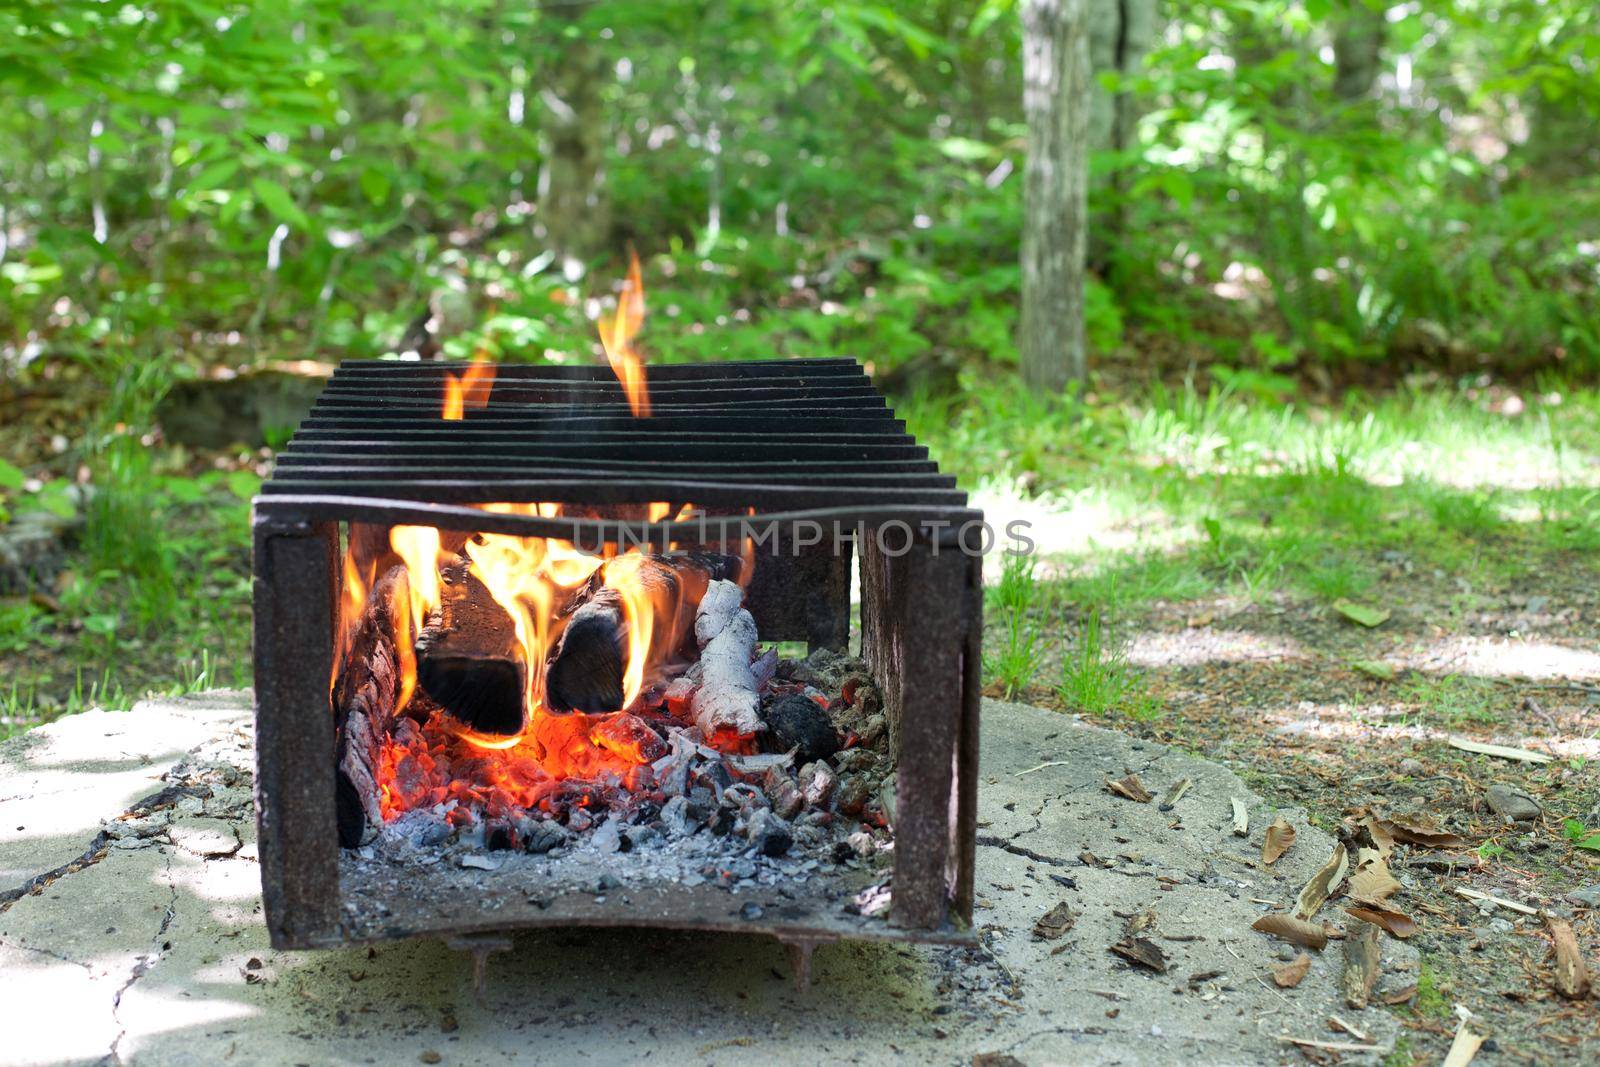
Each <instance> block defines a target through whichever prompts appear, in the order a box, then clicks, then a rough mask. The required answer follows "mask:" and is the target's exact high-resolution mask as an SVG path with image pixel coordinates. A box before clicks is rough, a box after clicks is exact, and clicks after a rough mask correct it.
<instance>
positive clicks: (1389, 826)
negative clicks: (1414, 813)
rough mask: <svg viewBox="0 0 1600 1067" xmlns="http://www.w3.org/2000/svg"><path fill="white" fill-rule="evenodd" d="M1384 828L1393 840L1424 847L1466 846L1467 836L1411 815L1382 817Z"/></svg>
mask: <svg viewBox="0 0 1600 1067" xmlns="http://www.w3.org/2000/svg"><path fill="white" fill-rule="evenodd" d="M1382 822H1384V824H1386V825H1384V829H1386V830H1389V833H1390V835H1392V837H1394V840H1397V841H1405V843H1406V845H1421V846H1424V848H1466V846H1467V838H1464V837H1461V835H1459V833H1451V832H1448V830H1440V829H1437V827H1434V825H1432V824H1430V822H1424V821H1422V819H1416V817H1411V816H1395V817H1389V819H1382Z"/></svg>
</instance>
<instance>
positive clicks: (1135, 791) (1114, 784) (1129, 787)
mask: <svg viewBox="0 0 1600 1067" xmlns="http://www.w3.org/2000/svg"><path fill="white" fill-rule="evenodd" d="M1106 788H1107V789H1109V790H1111V791H1112V792H1113V793H1115V794H1117V796H1119V797H1127V798H1128V799H1129V800H1137V801H1138V802H1139V803H1141V804H1148V803H1150V801H1151V800H1153V799H1155V798H1154V796H1153V795H1152V794H1151V792H1150V790H1148V789H1146V788H1145V787H1144V783H1143V782H1141V781H1139V776H1138V775H1137V774H1130V775H1128V776H1127V777H1126V778H1123V779H1120V780H1116V781H1114V780H1112V779H1109V778H1108V779H1107V780H1106Z"/></svg>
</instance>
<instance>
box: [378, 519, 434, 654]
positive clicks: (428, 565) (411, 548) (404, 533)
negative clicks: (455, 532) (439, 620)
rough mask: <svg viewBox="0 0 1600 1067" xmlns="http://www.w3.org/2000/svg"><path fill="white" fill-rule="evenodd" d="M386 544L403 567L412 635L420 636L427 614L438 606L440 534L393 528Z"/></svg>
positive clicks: (423, 528) (420, 528) (428, 528)
mask: <svg viewBox="0 0 1600 1067" xmlns="http://www.w3.org/2000/svg"><path fill="white" fill-rule="evenodd" d="M389 544H390V545H391V546H392V547H393V548H394V550H395V551H396V552H398V553H399V554H400V559H401V560H402V561H403V562H404V563H405V565H406V578H407V579H408V580H407V582H406V584H407V586H409V587H410V590H411V632H412V633H413V634H418V633H421V632H422V627H423V625H424V624H425V623H426V622H427V620H428V612H430V611H432V610H433V609H434V608H436V607H438V606H439V564H440V562H441V557H442V555H443V553H442V552H441V551H440V548H439V531H438V529H437V528H435V527H432V526H396V527H395V528H394V529H392V530H390V531H389Z"/></svg>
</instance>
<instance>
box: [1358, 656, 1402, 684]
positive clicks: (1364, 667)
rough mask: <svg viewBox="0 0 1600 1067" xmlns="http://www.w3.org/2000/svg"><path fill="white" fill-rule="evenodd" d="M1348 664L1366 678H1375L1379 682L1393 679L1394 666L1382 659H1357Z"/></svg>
mask: <svg viewBox="0 0 1600 1067" xmlns="http://www.w3.org/2000/svg"><path fill="white" fill-rule="evenodd" d="M1350 666H1352V667H1354V668H1355V669H1356V670H1357V671H1358V672H1360V673H1361V674H1364V675H1366V676H1367V677H1368V678H1376V679H1378V681H1380V682H1392V681H1394V667H1393V666H1392V665H1390V664H1388V663H1385V662H1383V661H1382V660H1377V659H1358V660H1356V661H1355V662H1354V663H1352V664H1350Z"/></svg>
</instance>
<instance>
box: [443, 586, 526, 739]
mask: <svg viewBox="0 0 1600 1067" xmlns="http://www.w3.org/2000/svg"><path fill="white" fill-rule="evenodd" d="M439 600H440V603H439V607H438V609H437V610H436V611H435V612H434V613H433V614H432V615H430V616H429V618H428V624H427V625H426V626H424V627H423V628H422V633H421V634H420V635H419V636H418V637H417V682H418V684H419V685H421V687H422V689H423V691H424V692H426V693H427V694H428V696H430V697H432V698H433V699H434V700H435V701H437V702H438V704H439V706H440V707H442V708H444V709H445V710H446V711H448V712H449V713H450V714H451V715H454V716H455V717H456V718H457V719H460V720H461V721H462V722H463V723H466V724H467V725H468V726H470V727H472V728H473V729H474V730H478V731H480V732H482V733H486V734H517V733H521V732H522V731H523V729H524V728H525V727H526V726H527V724H528V713H527V708H526V706H525V705H526V700H525V693H526V689H527V681H528V668H527V663H526V661H525V659H524V657H523V654H522V646H521V644H520V643H519V642H518V641H517V630H516V625H515V624H514V623H513V622H512V621H511V616H510V615H508V614H507V613H506V610H505V609H504V608H502V607H501V606H500V605H499V604H498V603H496V602H495V599H494V597H493V596H492V595H491V594H490V592H489V589H488V587H487V586H485V585H484V584H483V582H481V581H480V580H479V579H478V577H477V576H476V575H474V574H473V573H472V572H471V570H470V569H469V568H468V565H467V562H466V561H465V560H457V561H456V562H454V563H451V564H450V565H448V566H445V567H443V568H441V569H440V586H439Z"/></svg>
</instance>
